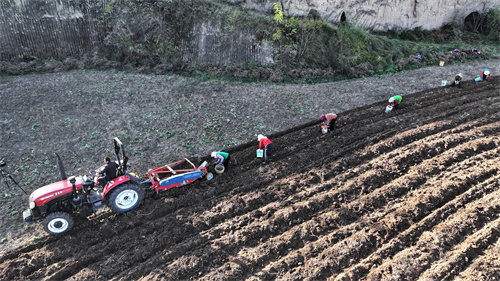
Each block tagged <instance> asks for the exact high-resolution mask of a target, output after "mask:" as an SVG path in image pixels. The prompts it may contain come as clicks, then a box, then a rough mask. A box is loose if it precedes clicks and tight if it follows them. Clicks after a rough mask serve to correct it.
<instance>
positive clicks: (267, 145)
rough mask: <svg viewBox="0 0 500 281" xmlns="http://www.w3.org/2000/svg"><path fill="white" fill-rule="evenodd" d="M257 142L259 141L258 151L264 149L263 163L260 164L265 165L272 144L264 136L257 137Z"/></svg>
mask: <svg viewBox="0 0 500 281" xmlns="http://www.w3.org/2000/svg"><path fill="white" fill-rule="evenodd" d="M257 140H258V141H259V149H262V148H264V162H262V164H264V165H266V164H267V163H268V161H269V156H271V150H272V149H273V146H274V144H273V142H272V141H271V140H270V139H268V138H267V137H266V136H263V135H258V136H257Z"/></svg>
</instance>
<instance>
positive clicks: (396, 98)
mask: <svg viewBox="0 0 500 281" xmlns="http://www.w3.org/2000/svg"><path fill="white" fill-rule="evenodd" d="M402 100H403V97H401V96H394V97H392V98H390V99H389V105H390V106H392V110H397V109H398V107H399V104H400V103H401V101H402Z"/></svg>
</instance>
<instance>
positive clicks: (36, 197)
mask: <svg viewBox="0 0 500 281" xmlns="http://www.w3.org/2000/svg"><path fill="white" fill-rule="evenodd" d="M113 144H114V149H115V154H116V158H117V164H118V169H117V175H116V178H115V179H113V180H111V181H109V182H108V183H107V184H106V185H105V187H104V188H103V187H101V186H100V185H99V184H98V182H97V179H98V176H99V175H98V174H95V175H94V174H92V173H91V174H90V175H81V176H78V177H74V176H72V177H69V178H67V177H66V173H65V171H64V166H63V165H62V161H61V158H60V157H59V156H58V155H57V154H56V156H57V158H58V165H59V171H60V173H61V179H62V180H61V181H58V182H55V183H52V184H49V185H46V186H43V187H40V188H38V189H37V190H35V191H33V193H31V195H30V197H29V209H27V210H26V211H24V212H23V218H24V221H25V223H27V224H32V223H34V222H36V221H39V220H43V226H44V229H45V231H47V232H48V233H50V234H54V235H59V234H63V233H66V232H67V231H69V230H70V229H71V228H72V226H73V217H72V215H73V214H76V213H80V214H83V215H84V216H90V215H92V214H94V213H97V212H99V211H101V210H102V209H103V208H104V207H105V206H108V207H109V208H110V209H111V210H112V211H114V212H117V213H125V212H128V211H130V210H132V209H134V208H136V207H137V206H139V204H140V203H141V201H142V199H143V197H144V189H143V188H142V187H141V185H140V183H139V177H138V176H137V175H136V174H134V173H129V172H127V162H128V158H127V156H126V155H125V149H124V146H123V144H122V143H121V141H120V140H119V139H118V138H114V139H113ZM120 154H121V155H120ZM120 156H121V158H120Z"/></svg>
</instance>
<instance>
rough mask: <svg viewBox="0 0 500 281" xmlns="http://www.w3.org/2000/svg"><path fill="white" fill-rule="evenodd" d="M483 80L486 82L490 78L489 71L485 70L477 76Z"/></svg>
mask: <svg viewBox="0 0 500 281" xmlns="http://www.w3.org/2000/svg"><path fill="white" fill-rule="evenodd" d="M479 77H481V78H482V79H483V81H486V80H488V79H490V78H491V73H490V70H489V69H485V70H484V71H483V72H481V74H480V75H479Z"/></svg>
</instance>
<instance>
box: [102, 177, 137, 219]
mask: <svg viewBox="0 0 500 281" xmlns="http://www.w3.org/2000/svg"><path fill="white" fill-rule="evenodd" d="M143 197H144V190H143V189H142V188H141V186H140V185H138V184H134V183H124V184H122V185H119V186H117V187H115V188H114V189H113V191H112V192H111V194H110V195H109V200H108V202H109V204H108V205H109V208H110V209H111V210H112V211H114V212H117V213H125V212H128V211H130V210H132V209H134V208H135V207H137V206H139V204H140V203H141V201H142V198H143Z"/></svg>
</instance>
